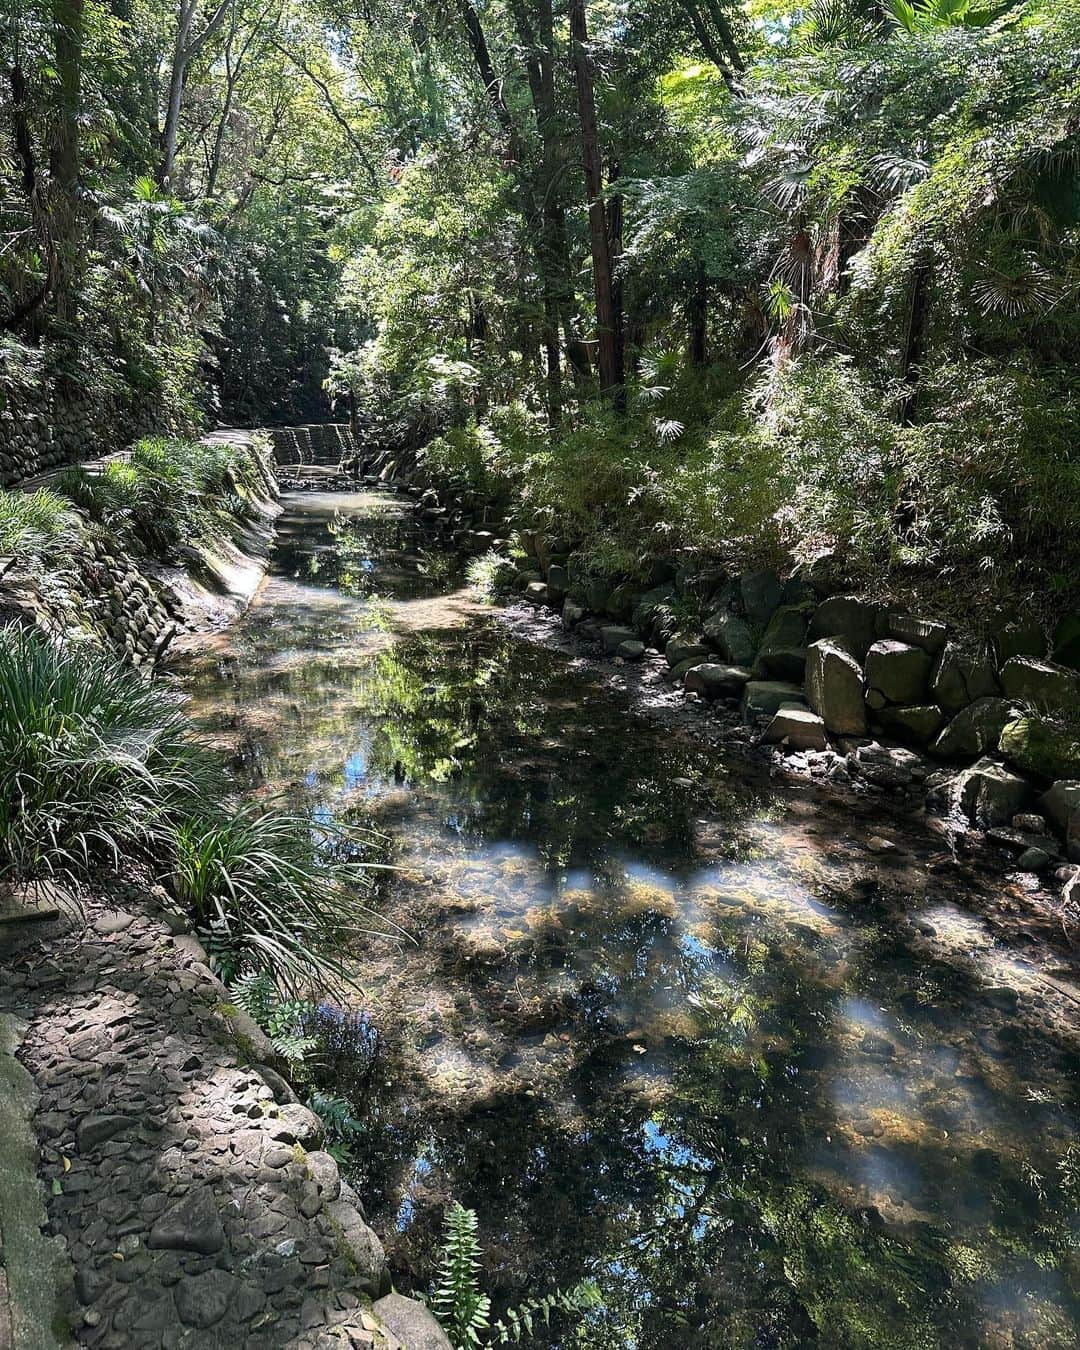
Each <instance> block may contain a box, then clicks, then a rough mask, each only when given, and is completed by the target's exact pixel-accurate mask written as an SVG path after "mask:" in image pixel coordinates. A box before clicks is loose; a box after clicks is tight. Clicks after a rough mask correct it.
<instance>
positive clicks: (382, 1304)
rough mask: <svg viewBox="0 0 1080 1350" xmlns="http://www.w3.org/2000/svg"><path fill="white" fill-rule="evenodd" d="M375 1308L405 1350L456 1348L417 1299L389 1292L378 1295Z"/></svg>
mask: <svg viewBox="0 0 1080 1350" xmlns="http://www.w3.org/2000/svg"><path fill="white" fill-rule="evenodd" d="M371 1311H372V1312H373V1313H374V1314H375V1316H376V1317H377V1318H378V1319H379V1321H380V1322H381V1323H382V1324H383V1326H384V1327H385V1328H386V1329H387V1331H389V1332H390V1334H391V1335H392V1336H396V1337H397V1339H398V1341H399V1342H400V1343H401V1346H402V1348H403V1350H453V1346H452V1345H451V1343H450V1338H449V1336H447V1334H446V1332H445V1331H443V1329H442V1327H441V1326H439V1324H438V1322H436V1320H435V1318H434V1317H433V1315H432V1314H431V1313H430V1312H429V1311H428V1310H427V1308H425V1307H424V1305H423V1304H422V1303H418V1302H417V1301H416V1299H413V1298H406V1297H405V1296H404V1294H387V1295H386V1296H385V1297H384V1298H380V1299H376V1301H375V1302H374V1303H373V1304H372V1308H371Z"/></svg>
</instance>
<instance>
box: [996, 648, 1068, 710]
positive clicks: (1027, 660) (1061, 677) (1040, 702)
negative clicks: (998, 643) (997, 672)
mask: <svg viewBox="0 0 1080 1350" xmlns="http://www.w3.org/2000/svg"><path fill="white" fill-rule="evenodd" d="M1001 684H1002V687H1003V688H1004V690H1005V693H1006V695H1007V697H1009V698H1013V699H1017V698H1018V699H1023V700H1024V701H1025V702H1027V703H1031V704H1033V705H1034V706H1035V707H1036V708H1039V709H1040V710H1042V711H1046V712H1075V711H1076V710H1077V709H1080V672H1077V671H1075V670H1070V669H1069V668H1068V666H1059V665H1057V664H1056V663H1055V662H1053V661H1039V660H1037V659H1036V658H1035V657H1033V656H1014V657H1012V658H1011V659H1010V660H1008V661H1006V662H1005V664H1004V665H1003V666H1002V668H1001Z"/></svg>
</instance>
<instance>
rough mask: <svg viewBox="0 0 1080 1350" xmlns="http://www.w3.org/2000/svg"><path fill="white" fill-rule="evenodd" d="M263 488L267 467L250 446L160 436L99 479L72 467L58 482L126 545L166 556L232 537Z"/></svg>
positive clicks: (143, 443)
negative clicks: (218, 536)
mask: <svg viewBox="0 0 1080 1350" xmlns="http://www.w3.org/2000/svg"><path fill="white" fill-rule="evenodd" d="M261 486H262V484H261V474H260V470H259V465H258V463H257V462H256V460H255V458H254V456H253V455H251V454H250V453H249V452H248V451H247V450H246V449H245V448H244V447H242V446H235V445H230V444H228V443H225V442H211V443H210V444H204V443H203V442H201V441H179V440H162V439H155V438H151V439H148V440H143V441H140V442H139V443H138V444H137V445H136V446H135V447H134V449H133V450H132V452H131V457H130V460H128V461H126V462H124V461H120V460H113V461H111V462H110V463H109V464H107V465H106V466H105V469H104V470H103V471H102V472H101V473H99V474H90V473H88V472H87V471H86V470H85V469H82V468H72V469H67V470H65V472H64V473H62V474H61V475H60V476H59V477H58V479H57V488H58V490H59V491H60V492H62V493H63V494H64V495H65V496H66V497H68V498H70V500H71V501H73V502H74V503H75V505H76V506H78V507H79V508H80V509H81V510H83V511H85V512H86V514H87V515H88V516H89V517H90V519H91V520H93V521H95V522H96V523H97V524H99V525H101V526H102V527H103V528H104V529H107V530H108V531H110V533H112V534H114V535H115V536H116V537H117V538H118V539H119V540H120V541H121V542H122V543H123V544H124V545H125V547H127V548H128V549H131V550H133V551H136V552H139V551H142V550H143V549H148V550H149V551H150V552H152V553H154V554H157V555H158V556H161V557H171V556H172V555H173V554H175V552H176V550H177V549H178V548H179V546H180V545H181V544H182V543H184V542H185V541H190V540H192V539H200V538H205V537H207V536H209V535H213V534H214V533H224V534H229V533H231V532H232V531H233V529H234V528H235V526H236V524H237V523H238V522H242V521H244V520H245V519H247V518H248V517H249V515H250V507H249V504H248V499H249V497H250V496H251V495H252V494H254V493H256V492H258V491H259V489H260V487H261Z"/></svg>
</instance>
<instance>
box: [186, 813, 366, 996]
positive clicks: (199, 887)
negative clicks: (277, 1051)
mask: <svg viewBox="0 0 1080 1350" xmlns="http://www.w3.org/2000/svg"><path fill="white" fill-rule="evenodd" d="M337 842H338V841H337V840H336V838H329V837H327V836H326V835H325V834H324V835H323V837H321V838H320V837H317V836H316V834H315V832H314V830H313V828H312V824H311V821H310V820H308V819H307V818H306V817H303V816H295V815H290V814H287V813H285V812H279V811H266V810H264V809H262V808H260V807H259V806H258V805H256V804H254V803H247V804H245V805H242V806H240V807H238V808H237V809H236V810H234V811H232V812H228V813H226V812H224V811H222V810H221V809H217V810H213V811H210V812H207V813H202V814H198V815H195V816H192V817H191V818H189V819H187V820H184V821H183V822H181V823H180V825H179V826H178V827H177V829H176V830H175V832H174V834H173V837H172V845H173V855H174V856H173V871H172V874H171V882H172V886H173V889H174V891H175V892H176V895H177V898H178V899H179V900H180V901H181V902H182V903H183V904H184V905H186V906H187V907H188V909H189V910H190V912H191V914H192V915H193V916H194V918H195V921H196V924H197V926H198V927H200V928H201V929H203V930H204V931H206V932H207V933H208V934H209V935H210V939H211V943H212V946H213V948H214V950H215V953H216V954H217V957H218V960H219V963H220V964H221V966H222V967H223V969H224V970H225V972H226V974H228V975H232V974H234V973H238V972H245V973H246V972H251V971H264V972H269V973H272V974H273V975H274V977H275V979H276V980H277V982H278V983H279V984H281V985H284V986H286V987H289V988H292V989H302V988H303V987H304V986H305V984H306V983H307V982H308V981H309V980H310V976H311V972H312V971H318V972H319V974H320V977H322V978H327V977H330V978H336V979H340V980H348V978H349V963H348V959H347V957H348V952H347V938H348V937H349V936H350V935H355V934H356V933H357V932H358V931H359V930H358V928H357V915H358V911H359V912H363V909H362V907H361V906H360V905H359V903H358V896H357V880H358V876H359V873H358V870H357V869H358V864H355V863H351V862H342V861H340V860H339V858H338V857H335V845H336V843H337Z"/></svg>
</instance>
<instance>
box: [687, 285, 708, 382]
mask: <svg viewBox="0 0 1080 1350" xmlns="http://www.w3.org/2000/svg"><path fill="white" fill-rule="evenodd" d="M708 331H709V288H708V284H707V281H706V277H705V264H704V263H703V262H700V261H699V262H698V265H697V269H696V272H695V274H694V290H693V293H692V295H691V298H690V364H691V365H694V366H704V365H706V364H707V362H708Z"/></svg>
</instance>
